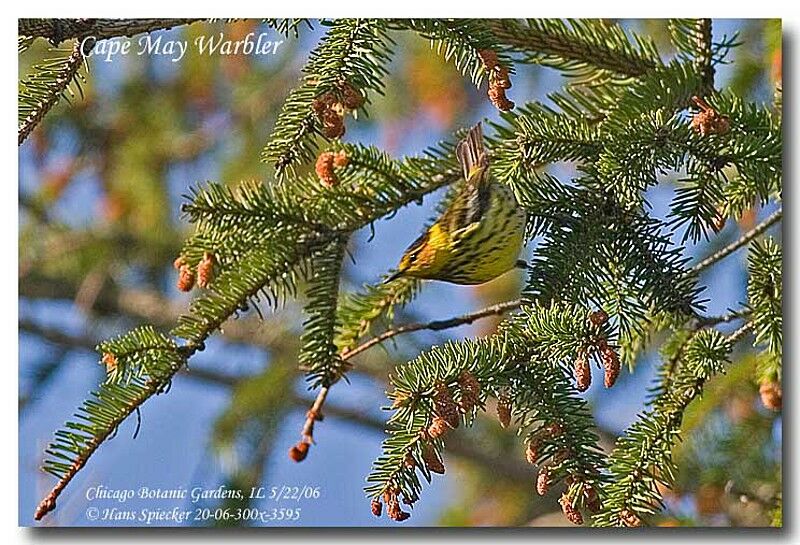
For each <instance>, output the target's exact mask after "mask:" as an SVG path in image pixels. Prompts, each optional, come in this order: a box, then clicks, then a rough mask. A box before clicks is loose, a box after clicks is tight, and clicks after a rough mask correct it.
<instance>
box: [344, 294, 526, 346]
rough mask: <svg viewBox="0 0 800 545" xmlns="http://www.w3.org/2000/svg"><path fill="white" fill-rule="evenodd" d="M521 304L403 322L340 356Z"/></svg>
mask: <svg viewBox="0 0 800 545" xmlns="http://www.w3.org/2000/svg"><path fill="white" fill-rule="evenodd" d="M522 304H523V301H522V300H521V299H516V300H514V301H505V302H503V303H498V304H496V305H490V306H488V307H485V308H482V309H480V310H476V311H474V312H469V313H467V314H463V315H461V316H456V317H453V318H448V319H445V320H432V321H430V322H425V323H419V322H418V323H412V324H404V325H401V326H398V327H394V328H392V329H388V330H386V331H384V332H383V333H381V334H380V335H376V336H375V337H372V338H371V339H369V340H368V341H365V342H363V343H361V344H359V345H358V346H356V347H354V348H353V349H351V350H348V351H346V352H344V354H343V355H342V357H343V358H344V359H350V358H352V357H353V356H355V355H357V354H360V353H361V352H364V351H365V350H368V349H370V348H372V347H373V346H375V345H378V344H381V343H383V342H384V341H387V340H389V339H391V338H393V337H396V336H398V335H403V334H406V333H413V332H415V331H423V330H428V331H442V330H444V329H450V328H454V327H459V326H462V325H467V324H471V323H473V322H474V321H476V320H481V319H483V318H488V317H490V316H500V315H502V314H505V313H507V312H511V311H512V310H516V309H518V308H519V307H520V306H521V305H522Z"/></svg>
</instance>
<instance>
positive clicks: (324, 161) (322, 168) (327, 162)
mask: <svg viewBox="0 0 800 545" xmlns="http://www.w3.org/2000/svg"><path fill="white" fill-rule="evenodd" d="M333 161H334V154H333V153H332V152H330V151H325V152H322V153H320V154H319V157H317V162H316V164H315V165H314V171H315V172H316V173H317V178H319V181H320V182H322V185H324V186H325V187H333V186H335V185H336V184H337V182H338V181H339V180H338V179H337V178H336V174H335V173H334V172H333Z"/></svg>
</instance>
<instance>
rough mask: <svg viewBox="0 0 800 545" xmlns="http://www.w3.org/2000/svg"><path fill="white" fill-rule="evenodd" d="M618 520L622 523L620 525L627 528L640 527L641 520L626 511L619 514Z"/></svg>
mask: <svg viewBox="0 0 800 545" xmlns="http://www.w3.org/2000/svg"><path fill="white" fill-rule="evenodd" d="M619 519H620V520H621V521H622V524H624V525H625V526H627V527H628V528H637V527H639V526H641V525H642V519H640V518H639V517H638V515H636V513H634V512H633V511H630V510H628V509H623V510H622V511H621V512H620V514H619Z"/></svg>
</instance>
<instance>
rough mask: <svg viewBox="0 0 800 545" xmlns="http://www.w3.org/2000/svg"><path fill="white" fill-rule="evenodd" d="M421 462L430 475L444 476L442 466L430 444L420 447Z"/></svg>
mask: <svg viewBox="0 0 800 545" xmlns="http://www.w3.org/2000/svg"><path fill="white" fill-rule="evenodd" d="M422 460H423V461H424V462H425V467H427V468H428V471H430V472H431V473H438V474H440V475H443V474H444V464H443V463H442V461H441V460H440V459H439V455H438V454H436V449H434V448H433V445H431V444H430V443H425V445H424V446H423V447H422Z"/></svg>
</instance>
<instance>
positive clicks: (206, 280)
mask: <svg viewBox="0 0 800 545" xmlns="http://www.w3.org/2000/svg"><path fill="white" fill-rule="evenodd" d="M214 262H215V259H214V254H212V253H211V252H203V259H202V260H201V261H200V263H198V264H197V285H198V286H199V287H201V288H207V287H208V285H209V284H210V283H211V281H212V280H213V279H214Z"/></svg>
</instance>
